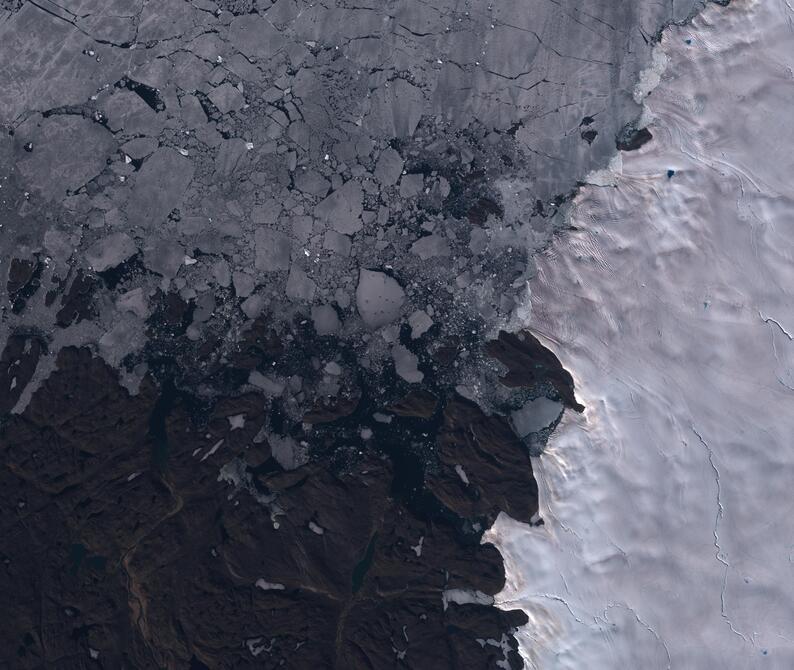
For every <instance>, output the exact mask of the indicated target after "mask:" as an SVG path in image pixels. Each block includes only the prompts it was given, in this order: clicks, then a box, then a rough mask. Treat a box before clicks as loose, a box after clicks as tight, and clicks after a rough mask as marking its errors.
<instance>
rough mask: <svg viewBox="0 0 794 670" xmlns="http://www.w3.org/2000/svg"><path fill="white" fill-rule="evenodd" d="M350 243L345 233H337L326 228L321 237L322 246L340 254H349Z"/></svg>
mask: <svg viewBox="0 0 794 670" xmlns="http://www.w3.org/2000/svg"><path fill="white" fill-rule="evenodd" d="M352 246H353V245H352V243H351V241H350V238H349V237H348V236H347V235H342V233H337V232H336V231H335V230H328V231H326V233H325V236H324V237H323V248H324V249H328V251H333V252H334V253H337V254H339V255H340V256H349V255H350V249H351V248H352Z"/></svg>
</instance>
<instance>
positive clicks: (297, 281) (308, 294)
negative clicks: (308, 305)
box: [286, 265, 317, 302]
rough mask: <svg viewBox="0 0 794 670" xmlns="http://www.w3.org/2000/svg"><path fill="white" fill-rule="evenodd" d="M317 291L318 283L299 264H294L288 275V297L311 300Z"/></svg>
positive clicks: (305, 300)
mask: <svg viewBox="0 0 794 670" xmlns="http://www.w3.org/2000/svg"><path fill="white" fill-rule="evenodd" d="M316 291H317V285H316V284H315V283H314V282H313V281H312V280H311V279H310V278H309V275H307V274H306V273H305V272H304V271H303V270H301V269H300V268H299V267H298V266H297V265H293V266H292V269H291V270H290V271H289V277H287V288H286V293H287V297H288V298H291V299H292V300H302V301H304V302H311V301H312V300H313V299H314V294H315V292H316Z"/></svg>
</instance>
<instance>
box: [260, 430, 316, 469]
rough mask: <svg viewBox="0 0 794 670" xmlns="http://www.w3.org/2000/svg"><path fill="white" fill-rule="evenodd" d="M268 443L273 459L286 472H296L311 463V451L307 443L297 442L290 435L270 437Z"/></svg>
mask: <svg viewBox="0 0 794 670" xmlns="http://www.w3.org/2000/svg"><path fill="white" fill-rule="evenodd" d="M268 442H269V443H270V450H271V453H272V454H273V458H275V459H276V462H277V463H278V464H279V465H280V466H281V467H282V468H284V469H285V470H294V469H295V468H299V467H300V466H301V465H305V464H306V463H308V462H309V450H308V448H307V446H306V443H305V442H296V441H295V440H294V439H293V438H291V437H290V436H289V435H288V436H286V437H280V436H279V435H270V436H268Z"/></svg>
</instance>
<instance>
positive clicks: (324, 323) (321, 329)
mask: <svg viewBox="0 0 794 670" xmlns="http://www.w3.org/2000/svg"><path fill="white" fill-rule="evenodd" d="M312 321H313V322H314V330H315V331H316V332H317V334H318V335H333V334H334V333H337V332H339V327H340V325H341V323H340V321H339V316H338V315H337V313H336V310H335V309H334V308H333V307H331V305H318V306H316V307H312Z"/></svg>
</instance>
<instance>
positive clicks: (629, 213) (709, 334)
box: [488, 0, 794, 670]
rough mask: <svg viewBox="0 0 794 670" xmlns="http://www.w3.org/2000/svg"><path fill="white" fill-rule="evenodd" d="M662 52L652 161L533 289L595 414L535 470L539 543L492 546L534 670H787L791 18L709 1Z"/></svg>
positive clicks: (568, 239)
mask: <svg viewBox="0 0 794 670" xmlns="http://www.w3.org/2000/svg"><path fill="white" fill-rule="evenodd" d="M659 50H660V51H659V54H658V58H656V59H654V63H655V65H656V66H658V67H662V66H664V64H665V62H666V63H667V66H666V69H665V71H664V72H663V73H662V74H661V77H660V80H659V83H658V85H657V86H656V88H655V89H653V91H652V93H651V94H650V95H649V96H647V98H646V100H645V103H646V111H645V119H644V121H645V122H647V124H648V130H650V132H651V134H652V135H653V141H651V142H649V143H648V144H646V145H645V146H643V147H642V148H641V149H639V150H636V151H632V152H630V153H625V154H623V156H622V167H620V161H613V163H612V166H613V168H615V173H614V174H613V175H612V179H611V180H610V179H604V175H603V174H600V175H598V176H597V179H596V180H593V181H594V182H596V181H597V183H599V184H602V185H600V186H596V185H590V186H587V187H585V188H584V189H583V190H582V192H581V193H580V194H579V196H578V197H577V198H576V200H575V203H574V206H573V209H572V212H571V223H572V229H571V231H570V232H569V233H568V234H567V235H566V236H565V237H564V238H562V239H559V240H558V241H557V242H556V243H555V244H554V245H553V247H552V248H551V249H550V250H549V251H548V252H547V253H546V254H545V256H544V257H543V258H542V259H541V260H540V261H539V267H538V275H537V278H536V279H535V280H534V282H533V283H532V285H531V288H532V296H533V297H532V327H533V328H534V329H535V330H536V331H537V332H539V333H540V334H541V335H542V336H543V337H544V338H545V340H546V343H547V344H548V345H549V346H550V347H551V348H552V349H553V350H554V351H555V353H556V354H557V355H558V356H559V358H560V359H561V361H562V362H563V364H564V365H565V366H566V368H568V369H569V370H570V371H571V372H572V373H573V375H574V377H575V379H576V381H577V393H578V396H579V400H580V401H581V402H583V403H584V404H585V405H586V407H587V409H586V411H585V413H584V414H583V415H581V416H579V415H574V414H572V413H566V414H565V416H564V418H563V421H562V423H561V425H560V427H559V428H558V430H557V432H556V433H555V434H554V435H553V437H552V439H551V441H550V443H549V444H548V447H547V449H546V451H545V452H544V453H543V454H542V455H541V456H540V457H539V458H537V459H535V467H536V474H537V476H538V479H539V486H540V491H541V512H542V517H543V520H544V524H542V525H538V526H536V527H529V526H525V525H521V524H518V523H516V522H514V521H512V520H511V519H509V518H508V517H506V516H504V515H502V516H501V517H500V519H499V521H498V522H497V524H496V525H495V527H494V529H493V530H492V531H491V532H490V534H489V536H488V539H490V540H491V541H495V542H496V543H497V544H498V546H499V547H500V550H501V551H502V553H503V554H504V556H505V560H506V567H507V570H508V574H509V577H508V584H507V586H506V588H505V590H504V591H503V592H502V593H501V594H500V596H499V597H498V602H500V603H501V604H502V605H503V606H505V607H516V606H520V607H522V608H524V609H525V610H526V611H527V612H528V614H529V616H530V623H529V625H528V626H526V627H525V628H524V629H523V630H522V631H521V633H520V635H521V638H522V646H523V652H524V655H525V659H526V661H527V664H528V666H529V667H531V668H555V669H558V668H559V669H568V668H577V669H578V668H585V667H586V668H589V669H591V670H600V669H609V670H612V669H614V668H642V669H653V668H675V669H678V668H684V669H695V670H700V669H710V668H720V669H721V670H733V669H735V670H749V669H753V668H794V495H792V484H794V442H793V441H792V439H793V438H794V299H792V293H793V292H794V179H793V178H792V176H793V175H794V115H792V110H793V109H794V72H793V71H792V70H793V69H794V9H793V8H792V5H791V4H790V3H788V2H786V0H766V1H765V2H751V1H747V0H740V1H737V2H732V3H731V5H730V7H728V8H723V7H717V6H714V5H711V6H710V7H709V8H708V9H706V10H705V11H704V12H703V13H702V14H701V15H700V16H698V17H697V18H696V19H695V20H694V21H693V22H692V23H691V24H689V25H687V26H673V27H671V28H670V29H668V30H666V31H665V33H664V36H663V38H662V42H661V45H660V46H659ZM643 82H644V83H648V82H651V83H655V82H653V77H652V76H649V77H644V78H643ZM642 85H643V84H642V83H641V86H642ZM648 88H649V87H648ZM646 92H647V90H643V89H642V88H640V89H638V95H642V94H643V93H646ZM610 181H611V182H612V183H613V184H614V185H610V183H609V182H610Z"/></svg>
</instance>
